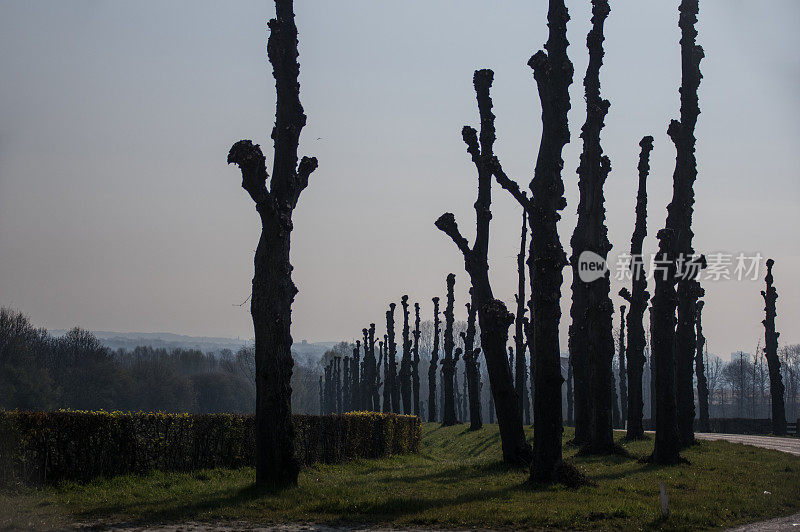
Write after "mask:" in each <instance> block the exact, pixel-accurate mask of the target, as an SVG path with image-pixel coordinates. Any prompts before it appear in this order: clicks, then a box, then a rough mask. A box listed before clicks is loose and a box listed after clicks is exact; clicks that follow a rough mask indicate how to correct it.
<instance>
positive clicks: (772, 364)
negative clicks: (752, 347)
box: [761, 259, 786, 436]
mask: <svg viewBox="0 0 800 532" xmlns="http://www.w3.org/2000/svg"><path fill="white" fill-rule="evenodd" d="M774 264H775V261H773V260H772V259H769V260H768V261H767V276H766V277H765V278H764V280H765V281H766V283H767V290H766V291H762V292H761V295H762V296H763V297H764V310H765V311H766V318H765V319H764V321H763V322H762V323H763V324H764V356H765V357H766V358H767V366H768V368H769V392H770V396H771V398H772V433H773V434H775V435H776V436H785V435H786V407H785V405H784V402H783V392H784V388H783V380H782V379H781V361H780V359H779V358H778V336H780V333H778V332H775V316H777V314H778V313H777V310H776V308H775V302H776V301H777V299H778V291H777V290H775V287H774V286H773V285H772V282H773V278H772V266H773V265H774Z"/></svg>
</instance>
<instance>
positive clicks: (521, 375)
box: [514, 210, 530, 417]
mask: <svg viewBox="0 0 800 532" xmlns="http://www.w3.org/2000/svg"><path fill="white" fill-rule="evenodd" d="M527 223H528V222H527V219H526V216H525V211H524V210H523V211H522V236H521V237H520V247H519V253H518V254H517V279H518V283H517V295H516V303H517V312H516V315H515V317H514V347H515V355H516V359H515V364H514V386H515V388H516V389H517V402H518V404H519V410H520V412H523V413H524V412H525V411H526V410H528V411H529V408H526V405H527V404H528V388H527V386H526V384H525V381H526V378H525V377H527V370H528V368H527V364H526V363H525V347H526V346H525V302H526V299H525V240H526V237H527V235H528V225H527ZM528 417H530V411H529V413H528Z"/></svg>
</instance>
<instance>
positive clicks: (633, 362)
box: [619, 136, 655, 440]
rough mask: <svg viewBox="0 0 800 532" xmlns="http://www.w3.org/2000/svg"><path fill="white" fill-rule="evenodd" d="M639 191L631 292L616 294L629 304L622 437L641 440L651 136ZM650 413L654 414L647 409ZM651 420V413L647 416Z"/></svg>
mask: <svg viewBox="0 0 800 532" xmlns="http://www.w3.org/2000/svg"><path fill="white" fill-rule="evenodd" d="M639 146H640V147H641V152H640V154H639V166H638V170H639V189H638V192H637V194H636V223H635V224H634V228H633V236H632V237H631V291H630V292H628V290H627V289H625V288H623V289H622V290H621V291H620V293H619V294H620V295H621V296H622V297H623V298H625V300H626V301H627V302H628V303H629V304H630V310H629V311H628V348H627V350H626V353H625V354H626V358H627V363H628V368H627V369H628V380H627V384H628V432H627V434H626V436H625V437H626V438H627V439H629V440H635V439H640V438H644V425H643V423H642V420H643V417H644V391H643V389H642V379H643V377H644V363H645V356H644V350H645V347H646V344H647V341H646V338H645V334H644V312H645V310H647V304H648V301H649V299H650V294H649V293H648V292H647V275H646V272H645V269H644V260H643V257H642V246H643V243H644V237H645V236H646V235H647V175H648V173H649V172H650V152H652V151H653V137H651V136H645V137H643V138H642V140H641V142H639ZM651 412H655V410H654V409H651ZM650 416H651V417H652V416H653V414H652V413H651V415H650Z"/></svg>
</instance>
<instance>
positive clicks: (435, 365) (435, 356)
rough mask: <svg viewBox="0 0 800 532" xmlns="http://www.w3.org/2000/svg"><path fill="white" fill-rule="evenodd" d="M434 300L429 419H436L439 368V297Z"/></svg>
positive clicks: (429, 378) (429, 374)
mask: <svg viewBox="0 0 800 532" xmlns="http://www.w3.org/2000/svg"><path fill="white" fill-rule="evenodd" d="M432 301H433V351H431V363H430V365H429V366H428V421H436V419H437V414H436V413H437V411H438V410H437V408H436V371H437V370H438V369H439V326H440V324H441V321H440V320H439V298H438V297H434V298H433V299H432Z"/></svg>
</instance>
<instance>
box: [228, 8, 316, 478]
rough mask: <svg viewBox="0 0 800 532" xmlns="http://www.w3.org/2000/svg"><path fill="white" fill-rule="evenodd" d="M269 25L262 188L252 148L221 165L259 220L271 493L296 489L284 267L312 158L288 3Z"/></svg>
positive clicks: (261, 376)
mask: <svg viewBox="0 0 800 532" xmlns="http://www.w3.org/2000/svg"><path fill="white" fill-rule="evenodd" d="M275 10H276V18H274V19H272V20H270V21H269V29H270V36H269V40H268V42H267V55H268V56H269V61H270V63H272V66H273V70H272V71H273V76H274V78H275V87H276V93H277V102H276V113H275V128H274V129H273V132H272V138H273V140H274V144H275V155H274V160H273V166H272V179H271V180H270V183H269V188H268V187H267V178H268V175H267V169H266V160H265V158H264V155H263V154H262V152H261V149H260V148H259V146H258V145H254V144H253V143H252V142H251V141H249V140H241V141H239V142H237V143H236V144H234V145H233V147H231V150H230V152H229V153H228V164H230V163H235V164H236V165H238V166H239V168H240V170H241V172H242V187H243V188H244V189H245V190H246V191H247V192H248V193H249V194H250V197H251V198H252V199H253V201H254V202H255V204H256V210H257V211H258V213H259V215H260V217H261V227H262V230H261V238H260V240H259V243H258V248H257V249H256V254H255V260H254V266H255V274H254V276H253V291H252V298H251V304H250V312H251V314H252V317H253V326H254V332H255V360H256V483H257V484H259V485H271V486H276V487H285V486H292V485H295V484H297V475H298V472H299V470H300V466H299V462H298V460H297V457H296V456H295V446H294V428H293V426H292V388H291V378H292V368H293V366H294V361H293V359H292V352H291V347H292V336H291V333H290V328H291V321H292V317H291V316H292V302H293V301H294V297H295V295H296V294H297V288H296V287H295V285H294V283H293V282H292V277H291V271H292V266H291V264H290V262H289V247H290V235H291V230H292V221H291V220H292V212H293V210H294V208H295V206H296V205H297V200H298V199H299V197H300V193H301V192H302V190H303V189H305V188H306V186H308V178H309V176H310V175H311V172H313V171H314V170H315V169H316V167H317V160H316V159H315V158H307V157H303V159H302V160H301V161H300V163H299V164H298V162H297V159H298V157H297V148H298V144H299V141H300V132H301V131H302V129H303V126H304V125H305V123H306V116H305V114H304V112H303V106H302V105H301V104H300V84H299V82H298V76H299V74H300V65H299V64H298V63H297V55H298V54H297V26H296V25H295V22H294V10H293V6H292V0H276V1H275Z"/></svg>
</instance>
